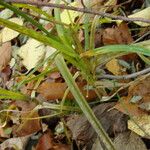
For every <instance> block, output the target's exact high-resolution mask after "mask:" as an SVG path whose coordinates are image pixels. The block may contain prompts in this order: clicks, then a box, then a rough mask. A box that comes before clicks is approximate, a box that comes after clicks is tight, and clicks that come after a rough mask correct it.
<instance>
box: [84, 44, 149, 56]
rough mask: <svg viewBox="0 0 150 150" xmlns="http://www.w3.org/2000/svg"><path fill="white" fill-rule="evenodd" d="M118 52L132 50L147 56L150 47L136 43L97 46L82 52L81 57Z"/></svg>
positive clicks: (131, 51)
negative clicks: (136, 44)
mask: <svg viewBox="0 0 150 150" xmlns="http://www.w3.org/2000/svg"><path fill="white" fill-rule="evenodd" d="M116 52H130V53H138V54H143V55H146V56H150V49H147V48H144V47H142V46H135V45H108V46H103V47H100V48H95V49H94V50H89V51H87V52H84V53H82V54H81V57H84V56H85V57H92V56H98V55H102V54H107V53H110V54H111V53H116Z"/></svg>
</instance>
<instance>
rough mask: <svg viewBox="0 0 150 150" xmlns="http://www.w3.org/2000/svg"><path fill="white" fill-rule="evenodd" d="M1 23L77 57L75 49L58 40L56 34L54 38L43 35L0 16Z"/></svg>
mask: <svg viewBox="0 0 150 150" xmlns="http://www.w3.org/2000/svg"><path fill="white" fill-rule="evenodd" d="M0 25H2V26H6V27H8V28H10V29H13V30H15V31H18V32H19V33H22V34H25V35H27V36H29V37H31V38H34V39H36V40H38V41H39V42H42V43H43V44H45V45H49V46H51V47H54V48H55V49H57V50H59V51H60V52H62V53H65V54H66V55H69V56H72V57H75V53H74V51H73V50H71V49H68V47H65V45H63V44H62V43H61V42H60V41H58V40H56V38H55V36H53V37H52V38H50V37H47V36H46V35H43V34H41V33H39V32H36V31H34V30H32V29H29V28H27V27H23V26H20V25H18V24H16V23H13V22H11V21H9V20H5V19H2V18H0Z"/></svg>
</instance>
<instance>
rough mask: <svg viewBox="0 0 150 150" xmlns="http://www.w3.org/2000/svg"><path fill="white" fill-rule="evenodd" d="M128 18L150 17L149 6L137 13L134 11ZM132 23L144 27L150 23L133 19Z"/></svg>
mask: <svg viewBox="0 0 150 150" xmlns="http://www.w3.org/2000/svg"><path fill="white" fill-rule="evenodd" d="M128 17H129V18H143V19H148V20H149V19H150V7H147V8H145V9H143V10H141V11H139V12H137V13H134V14H132V15H130V16H128ZM134 23H136V24H138V25H139V26H142V27H146V26H150V23H145V22H140V21H135V22H134Z"/></svg>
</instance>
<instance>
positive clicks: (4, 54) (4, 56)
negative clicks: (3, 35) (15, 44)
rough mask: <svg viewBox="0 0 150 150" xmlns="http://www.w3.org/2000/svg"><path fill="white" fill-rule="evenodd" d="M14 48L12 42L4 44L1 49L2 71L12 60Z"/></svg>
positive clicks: (0, 63) (0, 67)
mask: <svg viewBox="0 0 150 150" xmlns="http://www.w3.org/2000/svg"><path fill="white" fill-rule="evenodd" d="M11 53H12V47H11V42H6V43H3V44H2V46H1V47H0V71H2V70H3V69H4V68H5V67H6V66H7V65H8V63H9V61H10V59H11Z"/></svg>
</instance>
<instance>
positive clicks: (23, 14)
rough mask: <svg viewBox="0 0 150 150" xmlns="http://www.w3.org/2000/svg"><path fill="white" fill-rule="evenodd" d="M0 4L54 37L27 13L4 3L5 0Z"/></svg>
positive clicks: (0, 1)
mask: <svg viewBox="0 0 150 150" xmlns="http://www.w3.org/2000/svg"><path fill="white" fill-rule="evenodd" d="M0 4H1V5H3V6H4V7H5V8H8V9H10V10H12V11H13V12H14V13H15V14H17V15H20V16H21V17H23V18H24V19H25V20H26V21H29V22H30V23H32V24H33V25H35V26H36V27H37V28H38V29H40V30H41V31H43V32H44V33H45V34H46V35H48V36H50V37H52V36H51V35H50V34H49V32H48V31H47V30H46V29H45V28H43V26H42V24H40V23H38V22H37V21H36V20H34V19H33V18H32V17H30V16H28V15H27V14H26V13H24V12H22V11H21V10H19V9H18V8H16V7H15V6H12V5H10V4H8V3H6V2H4V1H3V0H0Z"/></svg>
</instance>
